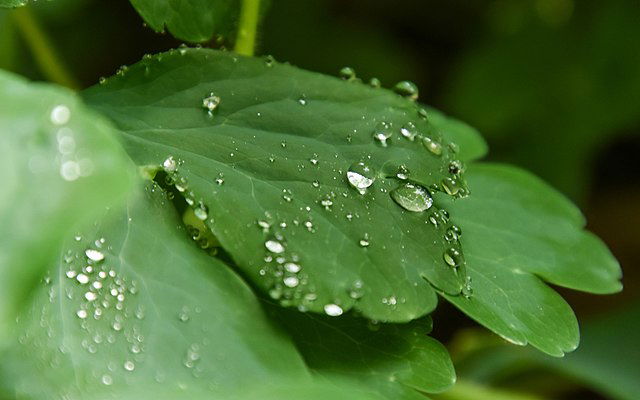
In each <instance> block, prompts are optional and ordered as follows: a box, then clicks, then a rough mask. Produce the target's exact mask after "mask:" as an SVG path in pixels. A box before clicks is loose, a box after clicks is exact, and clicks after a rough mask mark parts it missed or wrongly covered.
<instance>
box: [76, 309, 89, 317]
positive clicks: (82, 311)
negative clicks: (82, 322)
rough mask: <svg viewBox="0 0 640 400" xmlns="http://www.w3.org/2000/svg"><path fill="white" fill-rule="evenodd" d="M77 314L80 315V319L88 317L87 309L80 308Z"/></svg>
mask: <svg viewBox="0 0 640 400" xmlns="http://www.w3.org/2000/svg"><path fill="white" fill-rule="evenodd" d="M76 315H77V316H78V318H80V319H85V318H87V310H78V311H77V312H76Z"/></svg>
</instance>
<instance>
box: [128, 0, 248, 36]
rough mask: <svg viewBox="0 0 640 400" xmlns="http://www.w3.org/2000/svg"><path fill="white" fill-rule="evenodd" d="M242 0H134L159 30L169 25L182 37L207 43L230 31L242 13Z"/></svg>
mask: <svg viewBox="0 0 640 400" xmlns="http://www.w3.org/2000/svg"><path fill="white" fill-rule="evenodd" d="M239 3H240V1H239V0H131V4H133V6H134V7H135V9H136V10H137V11H138V13H140V15H141V16H142V18H144V20H145V22H146V23H147V24H148V25H149V26H150V27H151V28H152V29H154V30H155V31H157V32H164V29H165V27H166V28H167V29H168V30H169V32H171V34H172V35H173V36H175V37H177V38H178V39H182V40H186V41H189V42H206V41H207V40H210V39H211V38H212V37H213V35H214V34H226V33H227V32H228V31H229V29H230V27H231V26H233V23H232V21H234V19H236V18H237V15H238V12H239Z"/></svg>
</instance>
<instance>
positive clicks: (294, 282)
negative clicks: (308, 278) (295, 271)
mask: <svg viewBox="0 0 640 400" xmlns="http://www.w3.org/2000/svg"><path fill="white" fill-rule="evenodd" d="M283 283H284V285H285V286H286V287H290V288H294V287H296V286H298V283H300V280H299V279H298V277H296V276H287V277H286V278H284V279H283Z"/></svg>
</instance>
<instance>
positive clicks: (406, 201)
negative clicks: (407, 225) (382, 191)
mask: <svg viewBox="0 0 640 400" xmlns="http://www.w3.org/2000/svg"><path fill="white" fill-rule="evenodd" d="M391 198H392V199H393V200H394V201H395V202H396V203H398V205H399V206H400V207H402V208H404V209H405V210H407V211H412V212H422V211H424V210H428V209H429V208H430V207H431V205H432V204H433V198H432V197H431V194H429V191H428V190H427V189H425V188H423V187H422V186H419V185H414V184H413V183H405V184H404V185H402V186H400V187H398V188H396V189H394V190H392V191H391Z"/></svg>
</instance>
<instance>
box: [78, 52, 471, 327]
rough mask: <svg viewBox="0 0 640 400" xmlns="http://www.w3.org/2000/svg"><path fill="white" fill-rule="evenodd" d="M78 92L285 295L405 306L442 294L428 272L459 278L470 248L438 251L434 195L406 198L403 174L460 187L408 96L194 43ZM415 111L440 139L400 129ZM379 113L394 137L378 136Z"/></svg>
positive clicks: (284, 298) (390, 314) (443, 279)
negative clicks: (357, 180) (360, 177)
mask: <svg viewBox="0 0 640 400" xmlns="http://www.w3.org/2000/svg"><path fill="white" fill-rule="evenodd" d="M85 98H86V99H87V101H88V102H90V103H91V104H92V105H93V106H94V107H95V108H96V109H98V110H100V111H102V112H103V113H105V114H106V115H108V116H109V117H111V118H112V119H113V120H114V121H115V122H116V124H117V125H118V126H119V128H120V129H121V130H122V137H123V140H124V143H125V147H126V148H127V149H128V151H129V153H130V155H131V157H132V158H133V159H134V160H135V161H136V163H138V164H140V165H155V166H161V165H163V164H164V165H165V170H166V171H167V172H168V173H169V177H170V178H171V179H172V180H173V182H174V183H176V188H178V189H179V190H181V191H183V193H184V195H185V197H186V198H187V200H188V201H189V202H191V203H192V204H193V205H194V207H195V210H196V211H197V214H198V215H200V216H201V218H202V219H204V220H206V223H207V225H208V226H209V228H210V229H211V230H212V231H213V232H214V233H215V235H216V236H217V238H218V239H219V241H220V243H221V244H222V247H224V249H225V250H226V251H227V252H229V253H230V254H231V256H232V257H233V259H234V261H235V262H236V264H237V265H238V266H239V267H240V268H241V269H242V270H243V272H244V273H245V274H246V276H247V277H249V278H250V279H251V280H252V281H253V282H255V283H256V284H257V285H258V286H260V287H261V288H263V289H264V290H265V291H269V293H270V294H271V295H272V297H273V298H277V299H279V300H280V301H281V303H282V304H284V305H296V306H298V307H299V308H301V309H309V310H313V311H323V310H324V311H326V312H327V313H329V314H334V315H337V314H340V313H342V311H344V310H347V309H350V308H352V307H354V308H355V309H357V310H359V311H361V312H362V313H363V314H364V315H365V316H367V317H370V318H373V319H379V320H387V321H407V320H411V319H414V318H416V317H419V316H421V315H424V314H425V313H427V312H429V311H431V310H433V308H434V307H435V305H436V294H435V291H434V289H433V287H432V285H433V286H435V287H437V288H439V289H440V290H442V291H444V292H446V293H449V294H451V295H457V294H459V293H460V292H461V290H462V288H463V287H464V286H465V276H466V274H465V271H464V264H463V263H461V265H460V266H459V267H458V268H453V267H451V266H450V265H448V264H447V262H445V260H444V259H445V258H447V259H448V260H449V262H450V263H452V264H455V263H458V261H459V260H458V258H460V257H461V256H459V255H458V254H459V253H460V252H461V249H460V246H459V243H458V242H457V240H455V237H451V236H448V237H447V238H445V236H447V235H445V232H446V231H447V227H448V226H450V225H451V222H450V221H449V218H448V216H447V214H446V212H440V211H437V212H436V211H434V210H436V209H437V204H434V205H433V206H432V207H431V209H430V210H428V211H427V212H412V211H409V210H408V209H411V208H414V207H416V206H417V207H426V206H427V205H429V204H428V203H427V202H426V201H425V200H424V199H421V198H418V199H413V200H412V199H411V198H410V197H411V196H415V195H416V194H415V191H416V190H415V189H413V190H409V188H407V187H405V184H406V183H405V181H404V180H403V179H401V178H404V179H407V178H408V181H410V182H412V183H413V184H415V185H419V187H418V189H420V185H421V186H422V187H424V188H427V187H428V188H429V190H431V192H434V191H437V190H444V187H445V185H448V187H449V188H450V191H451V192H454V193H456V192H457V195H461V194H462V193H463V192H465V187H464V180H463V179H462V177H461V172H460V171H459V170H460V168H459V166H460V165H459V162H458V161H457V155H456V153H455V151H454V150H453V149H454V148H455V147H454V146H447V143H446V142H444V143H442V144H440V141H441V138H440V134H439V132H438V131H437V127H436V126H434V125H433V124H431V123H430V122H429V121H428V119H427V118H425V117H424V113H422V112H421V111H420V108H419V106H418V105H416V104H415V102H413V101H411V100H409V99H406V98H403V97H401V96H399V95H396V94H394V93H392V92H390V91H387V90H384V89H379V88H372V87H368V86H367V85H364V84H361V83H358V82H356V81H341V80H340V79H337V78H333V77H327V76H323V75H319V74H315V73H311V72H306V71H302V70H299V69H297V68H294V67H291V66H288V65H282V64H277V63H275V62H273V61H272V60H270V59H264V60H262V59H258V58H246V57H239V56H237V55H234V54H229V53H225V52H215V51H211V50H187V49H180V50H179V51H171V52H168V53H165V54H161V55H159V56H157V57H155V58H153V59H146V60H143V62H141V63H138V64H137V65H135V66H133V67H130V68H129V69H128V72H127V73H125V74H124V75H123V76H118V77H114V78H110V79H109V80H108V81H107V83H105V84H103V85H100V86H96V87H94V88H92V89H90V90H88V91H87V92H85ZM218 101H219V105H217V103H218ZM203 105H204V106H207V107H210V108H211V111H208V110H207V108H206V107H203ZM421 114H422V116H421ZM438 121H439V123H440V124H441V125H443V126H450V122H447V121H446V120H444V118H442V117H439V118H438ZM384 123H386V124H388V125H390V128H381V124H384ZM409 123H411V124H414V126H415V131H417V132H420V133H421V134H422V135H425V136H424V138H425V139H424V140H425V141H426V145H430V146H431V149H432V150H433V152H432V151H430V150H427V148H426V147H427V146H425V144H424V143H423V140H422V138H421V137H420V136H418V137H417V138H415V140H410V139H408V138H406V137H404V136H403V135H402V134H401V132H400V131H401V129H400V128H401V127H406V128H409V131H412V130H414V128H413V127H411V125H410V124H409ZM381 129H382V130H383V132H384V133H386V134H391V135H392V136H391V137H390V138H389V139H387V142H386V143H382V142H379V141H377V140H375V139H374V137H373V134H374V132H375V133H378V132H380V130H381ZM409 133H411V132H409ZM443 134H444V135H445V136H446V135H449V136H451V135H453V134H454V133H449V132H445V133H443ZM473 135H475V132H473V131H469V135H468V136H473ZM465 143H471V144H475V145H477V146H479V149H476V150H474V149H469V150H466V153H465V154H469V155H477V154H479V153H481V152H482V151H483V147H482V146H483V142H482V141H481V140H477V139H475V140H474V139H471V140H469V139H467V140H466V142H465ZM385 144H386V145H385ZM434 153H437V154H434ZM440 153H441V154H440ZM359 162H363V163H365V164H366V165H367V166H368V167H370V169H371V173H370V175H371V177H372V178H375V182H374V183H373V184H372V185H371V187H370V188H368V189H366V190H363V193H364V194H360V193H359V190H357V189H356V188H355V187H351V186H350V184H349V181H348V178H347V172H348V171H349V170H350V168H351V166H352V165H355V164H357V163H359ZM174 170H175V171H174ZM402 174H405V175H406V177H403V176H402ZM365 175H367V174H366V173H365ZM402 187H404V189H401V190H400V191H398V192H395V193H394V191H395V190H396V189H398V188H402ZM403 190H404V193H403ZM421 190H424V191H426V190H427V189H421ZM406 192H409V193H406ZM394 196H395V199H396V200H395V201H394ZM420 200H422V201H420ZM397 202H398V203H404V204H405V207H401V206H399V205H398V204H397ZM200 203H202V204H200ZM407 203H409V204H407ZM207 208H208V212H207ZM414 209H415V208H414ZM452 218H453V219H454V220H455V218H456V216H455V214H453V215H452ZM434 224H435V226H434ZM447 239H449V240H447ZM445 252H447V253H457V254H453V258H451V257H449V256H446V257H445ZM454 258H455V259H456V260H454ZM425 278H426V279H425Z"/></svg>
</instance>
